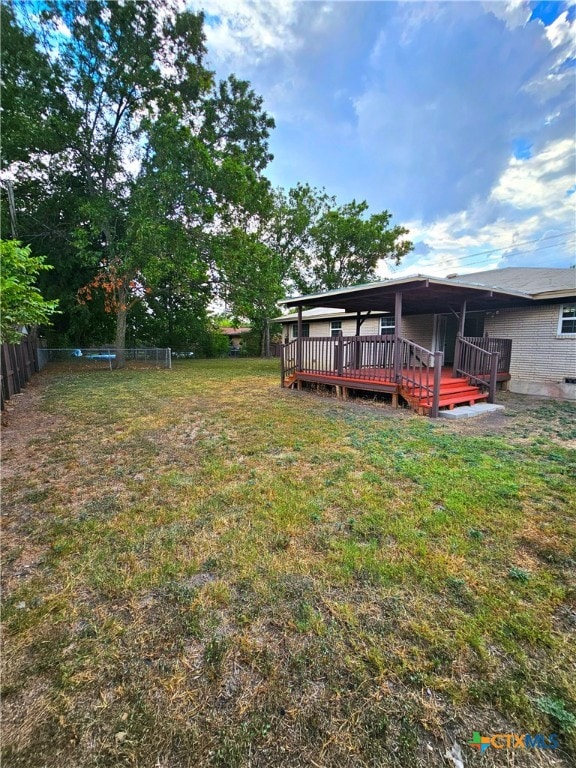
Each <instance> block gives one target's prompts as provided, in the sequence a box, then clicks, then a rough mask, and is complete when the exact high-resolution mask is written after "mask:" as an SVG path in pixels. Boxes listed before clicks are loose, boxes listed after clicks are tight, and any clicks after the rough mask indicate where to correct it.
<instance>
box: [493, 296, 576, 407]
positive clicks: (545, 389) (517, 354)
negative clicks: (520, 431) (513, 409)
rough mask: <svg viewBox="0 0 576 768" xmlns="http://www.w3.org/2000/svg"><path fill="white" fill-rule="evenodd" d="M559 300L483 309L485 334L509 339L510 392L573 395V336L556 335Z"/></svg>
mask: <svg viewBox="0 0 576 768" xmlns="http://www.w3.org/2000/svg"><path fill="white" fill-rule="evenodd" d="M560 306H561V305H560V304H550V305H547V306H534V307H530V308H522V309H506V310H500V312H497V313H490V312H489V313H487V315H486V320H485V325H484V329H485V332H487V333H488V335H489V336H496V337H499V338H504V339H512V359H511V363H510V374H511V377H512V378H511V381H510V389H511V390H512V391H513V392H520V393H524V394H533V395H542V396H544V397H558V398H566V399H576V385H574V384H566V383H565V382H564V379H565V378H566V377H576V338H575V337H574V336H572V337H570V336H559V335H558V321H559V317H560Z"/></svg>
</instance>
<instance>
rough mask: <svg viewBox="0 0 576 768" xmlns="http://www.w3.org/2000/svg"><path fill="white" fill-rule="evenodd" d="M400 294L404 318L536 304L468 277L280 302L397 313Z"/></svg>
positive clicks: (420, 279) (385, 284) (404, 281)
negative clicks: (458, 309)
mask: <svg viewBox="0 0 576 768" xmlns="http://www.w3.org/2000/svg"><path fill="white" fill-rule="evenodd" d="M397 293H401V294H402V314H403V315H420V314H429V313H437V312H446V310H447V308H449V307H450V306H452V305H453V306H454V308H458V307H460V306H461V305H462V303H463V302H464V301H466V306H467V310H468V312H473V311H474V310H496V309H500V308H504V307H516V306H526V305H527V304H533V303H534V298H533V297H532V296H531V295H530V294H529V293H524V292H522V291H517V290H512V289H509V288H499V287H491V286H488V285H486V284H484V285H482V284H480V283H474V282H470V283H468V282H466V281H465V278H462V279H459V280H454V279H450V278H438V277H429V276H427V275H414V276H412V277H404V278H399V279H397V280H383V281H381V282H377V283H367V284H365V285H355V286H352V287H350V288H341V289H338V290H335V291H327V292H326V293H317V294H313V295H310V296H297V297H294V298H291V299H284V301H282V302H280V303H281V304H284V305H285V306H287V307H302V308H304V307H309V308H310V307H326V308H335V309H344V310H345V311H346V312H368V311H373V312H376V311H380V312H394V309H395V299H396V294H397Z"/></svg>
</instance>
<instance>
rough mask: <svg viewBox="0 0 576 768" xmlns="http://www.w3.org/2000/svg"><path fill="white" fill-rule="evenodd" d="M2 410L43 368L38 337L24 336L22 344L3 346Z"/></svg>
mask: <svg viewBox="0 0 576 768" xmlns="http://www.w3.org/2000/svg"><path fill="white" fill-rule="evenodd" d="M1 346H2V348H1V378H2V410H4V404H5V402H6V401H7V400H9V399H10V398H11V397H12V396H13V395H17V394H18V392H22V390H23V389H24V387H25V386H26V384H27V382H28V381H30V379H31V378H32V374H33V373H36V372H37V371H39V370H40V369H41V368H42V367H43V366H42V365H41V364H40V363H39V360H38V355H37V349H38V339H37V337H36V336H34V335H32V336H23V337H22V341H21V342H20V344H2V345H1Z"/></svg>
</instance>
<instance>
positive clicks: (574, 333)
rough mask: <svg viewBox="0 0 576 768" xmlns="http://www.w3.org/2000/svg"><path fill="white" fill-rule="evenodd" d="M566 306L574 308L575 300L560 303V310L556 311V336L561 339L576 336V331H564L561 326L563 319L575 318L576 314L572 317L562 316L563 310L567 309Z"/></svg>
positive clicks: (575, 305)
mask: <svg viewBox="0 0 576 768" xmlns="http://www.w3.org/2000/svg"><path fill="white" fill-rule="evenodd" d="M568 307H570V308H572V307H575V308H576V302H575V301H570V302H568V303H567V304H561V305H560V312H559V313H558V336H559V337H561V338H563V339H574V338H576V331H564V330H563V326H564V321H565V320H572V319H574V320H576V315H575V316H574V318H571V317H563V315H564V310H565V309H567V308H568Z"/></svg>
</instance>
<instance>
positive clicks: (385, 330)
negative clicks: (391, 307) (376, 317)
mask: <svg viewBox="0 0 576 768" xmlns="http://www.w3.org/2000/svg"><path fill="white" fill-rule="evenodd" d="M395 330H396V326H395V323H394V318H393V317H381V318H380V336H386V335H387V334H393V333H394V331H395Z"/></svg>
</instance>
